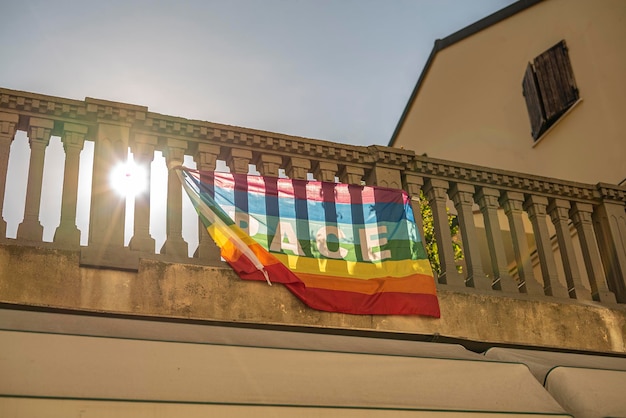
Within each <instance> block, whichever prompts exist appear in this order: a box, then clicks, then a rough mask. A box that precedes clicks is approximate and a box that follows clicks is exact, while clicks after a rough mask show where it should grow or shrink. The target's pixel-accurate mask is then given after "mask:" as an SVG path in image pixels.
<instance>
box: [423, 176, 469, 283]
mask: <svg viewBox="0 0 626 418" xmlns="http://www.w3.org/2000/svg"><path fill="white" fill-rule="evenodd" d="M447 190H448V182H447V181H445V180H438V179H429V180H427V181H426V184H425V185H424V192H425V193H426V196H427V197H428V202H429V203H430V207H431V208H432V212H433V229H434V232H435V238H436V239H437V248H438V250H439V265H440V266H441V270H442V271H441V274H440V275H439V278H438V280H439V283H441V284H447V285H448V286H451V287H465V283H464V280H463V276H462V275H460V274H459V273H458V272H457V271H456V265H455V264H454V252H453V250H452V235H451V234H450V226H449V224H448V212H447V211H446V203H447V202H448V195H447V194H446V192H447Z"/></svg>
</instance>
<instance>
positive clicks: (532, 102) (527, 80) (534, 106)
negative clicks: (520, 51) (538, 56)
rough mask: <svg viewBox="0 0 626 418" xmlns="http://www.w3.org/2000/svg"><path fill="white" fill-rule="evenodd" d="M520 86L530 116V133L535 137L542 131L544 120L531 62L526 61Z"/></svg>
mask: <svg viewBox="0 0 626 418" xmlns="http://www.w3.org/2000/svg"><path fill="white" fill-rule="evenodd" d="M522 88H523V92H524V97H525V98H526V107H527V108H528V116H529V117H530V128H531V130H532V135H533V138H535V139H537V138H539V135H541V133H542V132H543V128H544V126H545V124H546V120H545V118H544V116H543V107H542V104H541V95H540V93H539V89H538V88H537V80H536V79H535V72H534V71H533V66H532V64H531V63H528V66H527V67H526V73H525V74H524V81H523V82H522Z"/></svg>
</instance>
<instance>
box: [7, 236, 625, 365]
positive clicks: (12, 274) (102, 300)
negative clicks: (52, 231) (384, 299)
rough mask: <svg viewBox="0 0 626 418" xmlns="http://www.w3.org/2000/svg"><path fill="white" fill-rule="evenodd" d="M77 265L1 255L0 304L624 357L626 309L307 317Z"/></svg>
mask: <svg viewBox="0 0 626 418" xmlns="http://www.w3.org/2000/svg"><path fill="white" fill-rule="evenodd" d="M78 258H79V257H78V252H72V251H58V250H46V249H38V248H33V247H22V246H16V245H0V266H3V268H2V269H0V303H10V304H14V303H17V304H26V305H36V306H51V307H57V308H68V309H84V310H88V311H89V310H93V311H99V312H117V313H128V314H138V315H147V316H151V315H156V316H162V317H177V318H195V319H203V320H214V321H228V322H242V323H252V324H274V325H294V326H304V327H321V328H341V329H352V330H361V331H377V332H392V333H402V334H404V333H409V334H417V335H439V336H442V337H450V338H459V339H462V340H470V341H483V342H486V343H493V344H519V345H528V346H540V347H559V348H563V349H573V350H589V351H598V352H616V353H626V310H625V309H624V308H623V306H622V305H615V306H605V305H602V304H599V303H596V302H587V303H577V302H576V301H574V300H571V299H556V298H549V299H548V298H543V297H530V296H527V295H520V294H510V295H507V296H505V295H501V294H498V293H495V292H480V291H477V290H474V289H467V291H466V292H463V291H453V290H444V289H442V288H440V289H439V290H438V293H439V294H438V296H439V303H440V306H441V318H440V319H435V318H430V317H422V316H394V315H349V314H337V313H330V312H322V311H316V310H313V309H310V308H308V307H306V306H305V305H303V304H302V303H301V302H300V301H299V300H298V299H297V298H296V297H294V296H293V295H292V294H291V293H290V292H289V291H288V290H287V289H286V288H285V287H283V286H280V285H275V286H268V285H267V284H266V283H265V282H250V281H245V280H240V279H238V278H237V276H236V275H235V274H234V273H233V272H232V270H230V269H228V268H216V267H201V266H193V265H186V264H169V263H162V262H158V261H154V260H142V262H141V263H140V267H139V271H138V272H122V271H115V270H106V269H91V268H86V267H80V266H79V263H78ZM41 266H45V274H42V267H41ZM583 324H584V325H583Z"/></svg>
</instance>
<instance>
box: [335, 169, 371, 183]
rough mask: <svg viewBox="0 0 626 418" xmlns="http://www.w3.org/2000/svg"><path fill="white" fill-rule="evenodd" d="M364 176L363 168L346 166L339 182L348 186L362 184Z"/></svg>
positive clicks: (340, 172)
mask: <svg viewBox="0 0 626 418" xmlns="http://www.w3.org/2000/svg"><path fill="white" fill-rule="evenodd" d="M364 175H365V170H364V169H362V168H361V167H355V166H351V165H344V166H343V167H342V168H341V171H339V180H341V182H342V183H347V184H361V182H362V181H363V176H364Z"/></svg>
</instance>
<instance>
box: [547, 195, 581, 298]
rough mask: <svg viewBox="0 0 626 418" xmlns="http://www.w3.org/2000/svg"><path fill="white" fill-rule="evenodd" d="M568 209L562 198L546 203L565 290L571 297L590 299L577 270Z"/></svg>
mask: <svg viewBox="0 0 626 418" xmlns="http://www.w3.org/2000/svg"><path fill="white" fill-rule="evenodd" d="M569 209H570V205H569V202H568V201H567V200H563V199H552V202H550V204H549V205H548V212H549V213H550V218H552V223H553V224H554V227H555V229H556V239H557V241H558V243H559V250H560V253H561V259H562V260H563V270H564V271H565V280H566V281H567V287H568V289H567V291H568V293H569V295H570V297H571V298H574V299H580V300H591V293H590V292H589V290H587V289H585V287H584V286H583V282H582V279H581V277H580V272H579V271H578V262H577V260H576V254H575V253H574V243H573V242H572V236H571V234H570V230H569V224H568V223H569V222H568V221H569Z"/></svg>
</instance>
